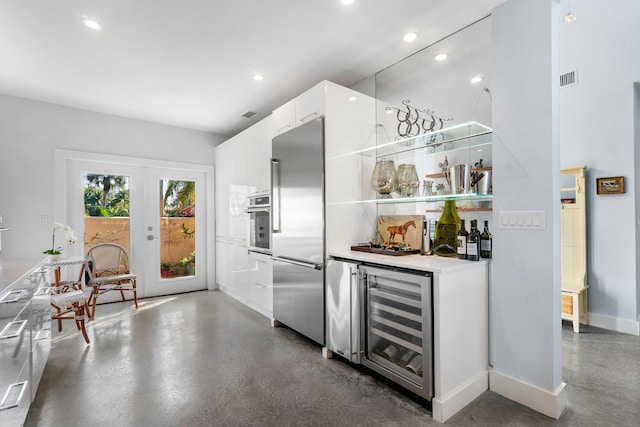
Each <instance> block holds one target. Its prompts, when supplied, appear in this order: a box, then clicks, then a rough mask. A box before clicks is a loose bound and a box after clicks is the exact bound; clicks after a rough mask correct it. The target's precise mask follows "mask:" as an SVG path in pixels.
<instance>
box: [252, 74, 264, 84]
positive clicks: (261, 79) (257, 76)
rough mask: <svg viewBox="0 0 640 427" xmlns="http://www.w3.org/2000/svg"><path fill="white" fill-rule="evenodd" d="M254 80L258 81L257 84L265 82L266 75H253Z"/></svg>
mask: <svg viewBox="0 0 640 427" xmlns="http://www.w3.org/2000/svg"><path fill="white" fill-rule="evenodd" d="M253 80H255V81H257V82H261V81H263V80H264V75H262V74H259V73H256V74H254V75H253Z"/></svg>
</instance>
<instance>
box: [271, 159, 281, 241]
mask: <svg viewBox="0 0 640 427" xmlns="http://www.w3.org/2000/svg"><path fill="white" fill-rule="evenodd" d="M271 231H272V232H273V233H279V232H280V231H281V228H280V160H278V159H271Z"/></svg>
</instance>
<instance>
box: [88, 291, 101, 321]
mask: <svg viewBox="0 0 640 427" xmlns="http://www.w3.org/2000/svg"><path fill="white" fill-rule="evenodd" d="M99 293H100V288H98V287H97V286H94V287H93V292H92V293H91V297H92V298H93V301H92V303H91V316H89V317H90V318H91V319H93V318H94V317H95V316H96V302H97V300H98V295H99Z"/></svg>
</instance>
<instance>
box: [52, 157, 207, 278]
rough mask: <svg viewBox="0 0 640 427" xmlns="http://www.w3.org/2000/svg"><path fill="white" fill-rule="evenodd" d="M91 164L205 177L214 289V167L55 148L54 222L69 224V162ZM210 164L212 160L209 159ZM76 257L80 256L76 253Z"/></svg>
mask: <svg viewBox="0 0 640 427" xmlns="http://www.w3.org/2000/svg"><path fill="white" fill-rule="evenodd" d="M73 160H79V161H90V162H101V163H114V164H119V165H123V166H137V167H141V166H148V167H155V168H166V169H178V170H189V171H193V172H202V173H204V174H205V185H206V188H205V194H206V195H207V196H206V201H205V220H206V221H207V230H206V238H205V245H206V250H207V258H206V277H207V288H208V289H209V290H212V289H215V288H216V285H215V226H214V218H215V210H214V209H215V204H214V201H215V197H213V191H214V189H215V185H214V184H215V183H214V168H213V165H205V164H197V163H185V162H174V161H168V160H156V159H146V158H139V157H130V156H119V155H113V154H101V153H92V152H86V151H76V150H64V149H56V150H55V152H54V177H53V178H54V194H53V213H54V221H56V222H62V223H65V224H66V223H68V222H69V216H68V213H69V206H68V197H67V175H68V166H69V161H73ZM211 161H212V162H213V159H211ZM77 255H80V254H79V253H78V254H77Z"/></svg>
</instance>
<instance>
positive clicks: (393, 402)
mask: <svg viewBox="0 0 640 427" xmlns="http://www.w3.org/2000/svg"><path fill="white" fill-rule="evenodd" d="M96 317H97V319H96V320H95V321H92V322H90V323H89V327H88V332H89V337H90V339H91V345H88V346H87V345H85V343H84V340H83V339H82V337H81V336H80V335H78V333H77V332H76V331H75V328H74V327H73V325H72V323H71V322H70V321H67V322H66V323H65V324H64V329H65V330H64V331H63V333H62V334H55V335H54V338H53V340H54V343H53V348H52V351H51V355H50V357H49V362H48V364H47V367H46V369H45V372H44V376H43V378H42V382H41V384H40V387H39V389H38V393H37V395H36V399H35V400H34V402H33V404H32V406H31V409H30V411H29V414H28V417H27V420H26V424H25V425H27V426H42V427H44V426H56V427H59V426H69V427H73V426H92V427H94V426H95V427H99V426H110V427H111V426H118V427H120V426H154V427H160V426H360V425H363V426H364V425H366V426H438V425H441V424H439V423H438V422H436V421H434V420H433V419H432V418H431V414H430V412H429V411H428V410H426V409H425V408H423V407H422V406H420V405H419V404H417V403H415V402H414V401H412V400H411V399H409V398H407V397H405V396H404V395H403V394H401V393H399V392H398V391H396V390H394V389H393V388H391V387H389V386H387V385H385V384H383V383H382V382H380V381H378V380H376V379H375V378H373V377H371V376H369V375H367V374H365V373H362V372H360V371H358V370H357V369H354V368H353V367H352V366H350V365H348V364H347V363H345V362H343V361H341V360H338V359H329V360H327V359H324V358H323V357H322V355H321V349H320V347H319V346H318V345H316V344H314V343H311V342H309V341H308V340H307V339H305V338H304V337H301V336H300V335H298V334H297V333H295V332H293V331H291V330H290V329H287V328H272V327H271V326H270V322H269V320H268V319H266V318H265V317H263V316H261V315H260V314H258V313H256V312H254V311H252V310H251V309H249V308H247V307H245V306H243V305H242V304H240V303H238V302H236V301H235V300H233V299H232V298H230V297H228V296H227V295H225V294H223V293H222V292H208V291H203V292H194V293H189V294H183V295H176V296H167V297H158V298H149V299H144V300H142V301H141V305H140V309H139V310H137V311H136V310H134V309H133V308H132V304H131V303H129V302H127V303H114V304H107V305H102V306H100V307H98V310H97V313H96ZM581 330H582V328H581ZM563 342H564V344H563V365H564V369H563V377H564V381H565V382H567V384H568V385H567V391H568V398H569V407H568V408H567V409H566V410H565V412H564V414H563V415H562V417H561V418H560V420H553V419H550V418H547V417H545V416H544V415H541V414H539V413H536V412H534V411H533V410H530V409H528V408H526V407H524V406H521V405H519V404H517V403H514V402H511V401H509V400H507V399H505V398H503V397H501V396H499V395H497V394H495V393H492V392H485V393H484V394H483V395H482V396H480V397H479V398H478V399H476V400H475V401H474V402H472V403H471V404H470V405H468V406H467V407H466V408H464V409H463V410H462V411H461V412H459V413H458V414H456V415H455V416H454V417H452V418H451V419H450V420H448V421H447V422H446V423H445V425H447V426H504V425H508V426H616V427H619V426H637V425H640V340H639V339H638V337H635V336H630V335H623V334H617V333H613V332H609V331H605V330H601V329H597V328H592V327H588V326H587V327H584V332H581V333H580V334H574V333H573V332H572V330H571V328H570V325H569V324H568V323H567V324H565V325H563Z"/></svg>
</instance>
